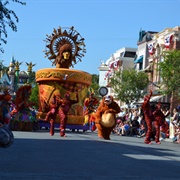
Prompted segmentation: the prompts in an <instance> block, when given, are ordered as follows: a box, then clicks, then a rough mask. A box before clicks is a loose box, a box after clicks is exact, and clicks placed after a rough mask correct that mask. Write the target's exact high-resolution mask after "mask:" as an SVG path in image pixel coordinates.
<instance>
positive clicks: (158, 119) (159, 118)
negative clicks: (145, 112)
mask: <svg viewBox="0 0 180 180" xmlns="http://www.w3.org/2000/svg"><path fill="white" fill-rule="evenodd" d="M153 116H154V123H153V125H154V128H155V130H156V135H155V142H156V143H157V144H161V142H160V141H159V137H160V127H161V126H162V125H163V124H164V122H165V116H164V114H163V112H162V111H161V104H160V103H158V104H157V105H156V109H155V111H154V112H153Z"/></svg>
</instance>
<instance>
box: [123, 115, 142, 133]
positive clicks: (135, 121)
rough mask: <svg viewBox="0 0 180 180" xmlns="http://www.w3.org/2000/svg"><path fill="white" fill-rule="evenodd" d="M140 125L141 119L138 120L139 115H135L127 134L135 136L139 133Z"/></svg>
mask: <svg viewBox="0 0 180 180" xmlns="http://www.w3.org/2000/svg"><path fill="white" fill-rule="evenodd" d="M139 127H140V125H139V121H138V116H137V117H135V118H134V119H133V120H132V122H131V126H130V128H129V130H128V131H127V134H126V135H127V136H135V135H139V131H138V129H139Z"/></svg>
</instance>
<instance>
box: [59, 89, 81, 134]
mask: <svg viewBox="0 0 180 180" xmlns="http://www.w3.org/2000/svg"><path fill="white" fill-rule="evenodd" d="M78 102H79V97H78V93H76V100H71V99H70V93H69V92H66V94H65V95H64V98H63V99H62V100H61V103H60V108H59V117H60V136H61V137H66V134H65V129H66V123H67V119H68V116H67V115H68V111H69V109H70V108H71V106H72V105H73V104H76V103H78Z"/></svg>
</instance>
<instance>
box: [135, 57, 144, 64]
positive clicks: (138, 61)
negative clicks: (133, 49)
mask: <svg viewBox="0 0 180 180" xmlns="http://www.w3.org/2000/svg"><path fill="white" fill-rule="evenodd" d="M142 62H143V56H140V57H138V58H137V59H136V60H135V61H134V63H142Z"/></svg>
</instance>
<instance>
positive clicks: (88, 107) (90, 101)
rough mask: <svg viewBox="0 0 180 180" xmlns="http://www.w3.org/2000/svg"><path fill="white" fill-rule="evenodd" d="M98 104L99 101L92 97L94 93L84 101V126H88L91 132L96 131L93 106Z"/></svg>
mask: <svg viewBox="0 0 180 180" xmlns="http://www.w3.org/2000/svg"><path fill="white" fill-rule="evenodd" d="M98 103H99V100H98V99H97V98H96V97H95V96H94V93H91V94H90V95H89V97H88V98H86V99H85V101H84V117H85V122H84V125H90V129H91V130H92V131H94V130H95V129H96V128H95V122H94V117H93V114H94V113H95V106H96V105H97V104H98Z"/></svg>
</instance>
